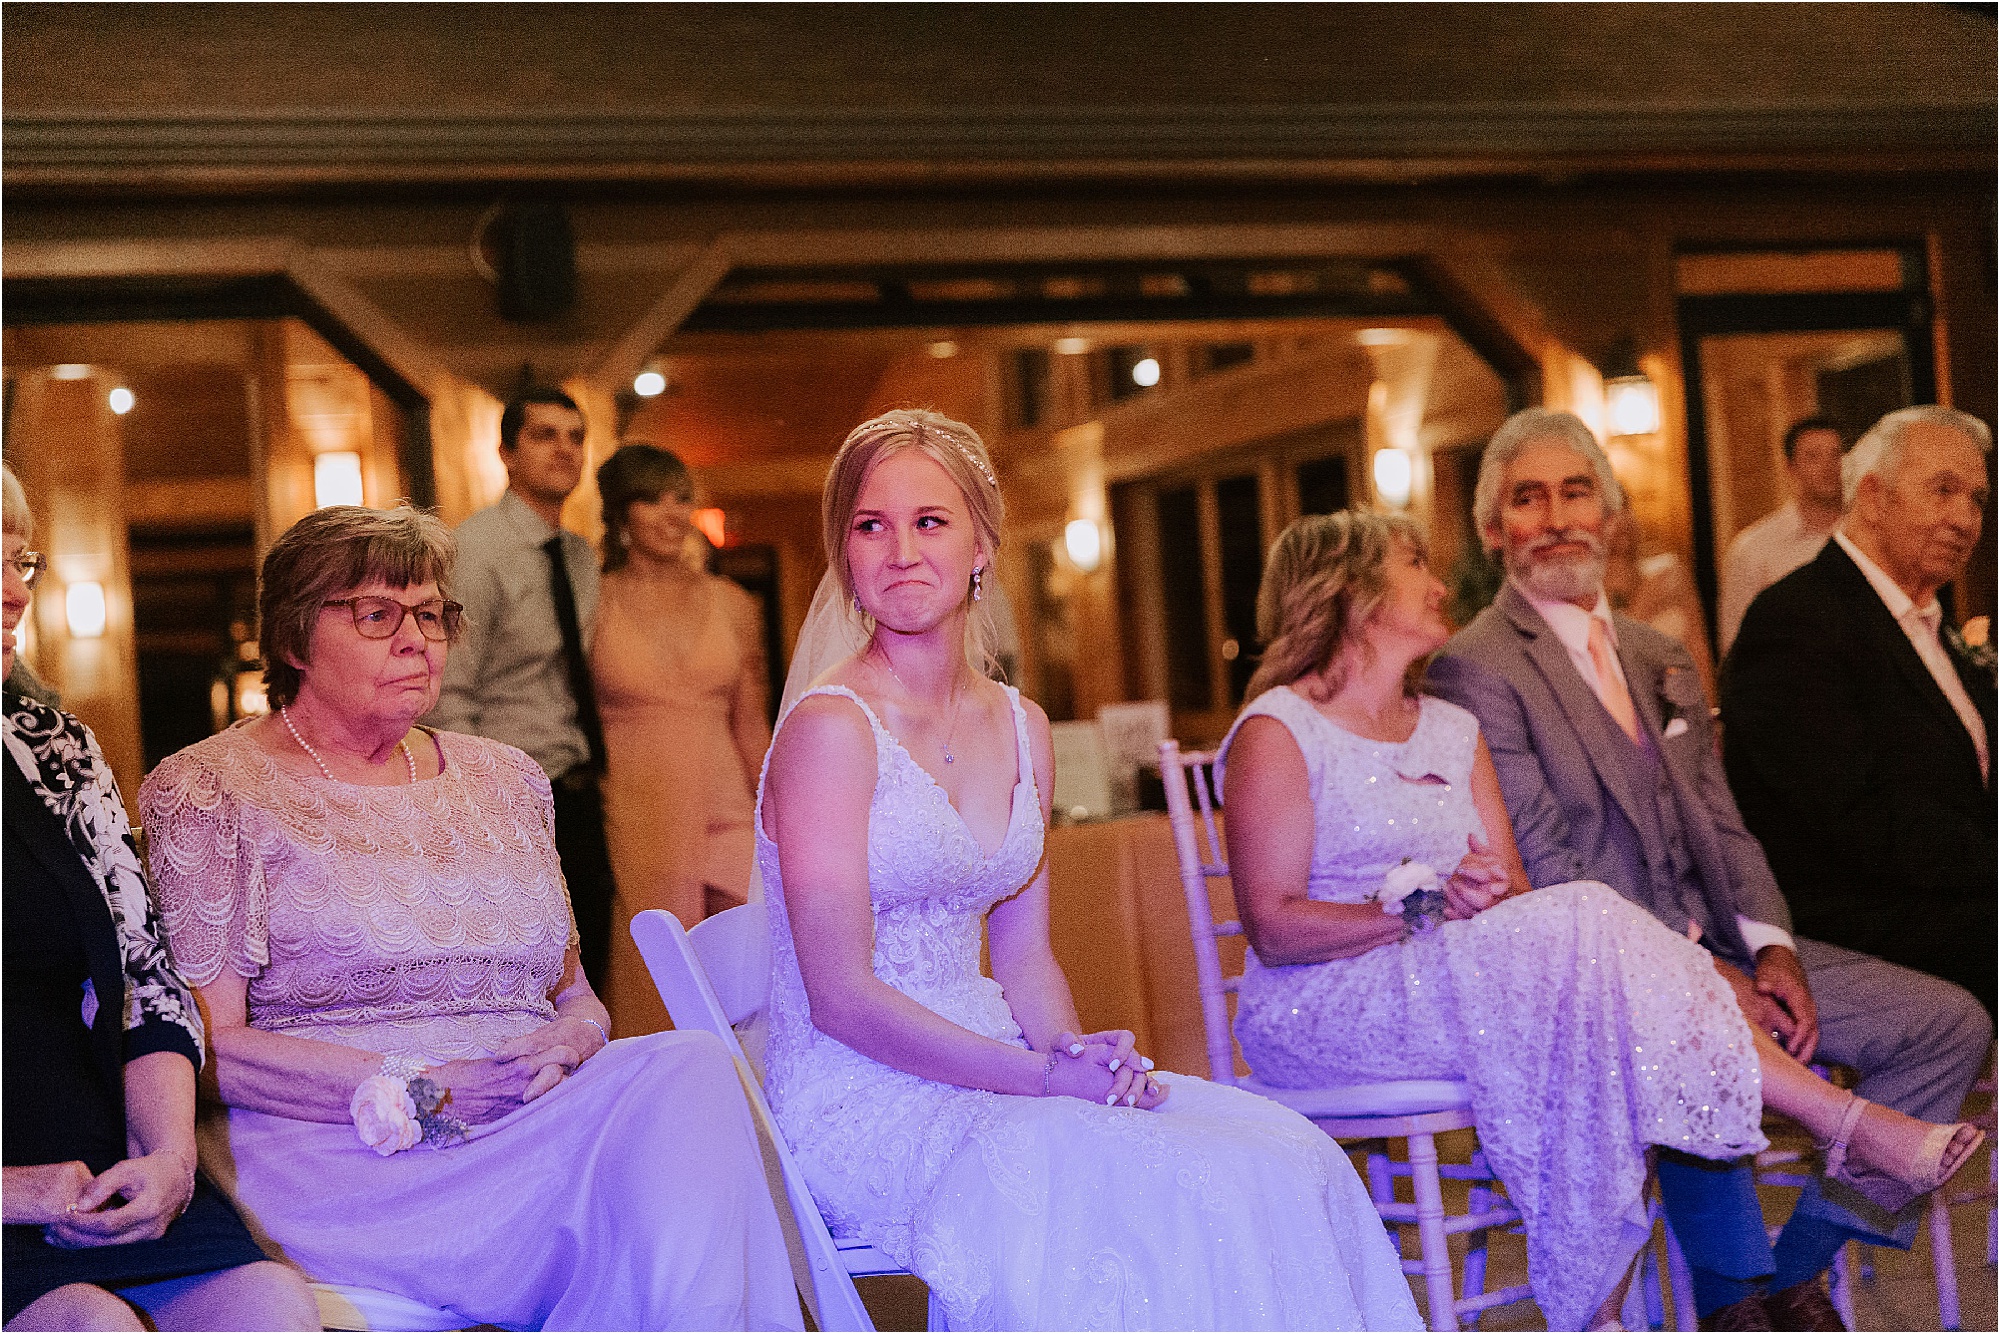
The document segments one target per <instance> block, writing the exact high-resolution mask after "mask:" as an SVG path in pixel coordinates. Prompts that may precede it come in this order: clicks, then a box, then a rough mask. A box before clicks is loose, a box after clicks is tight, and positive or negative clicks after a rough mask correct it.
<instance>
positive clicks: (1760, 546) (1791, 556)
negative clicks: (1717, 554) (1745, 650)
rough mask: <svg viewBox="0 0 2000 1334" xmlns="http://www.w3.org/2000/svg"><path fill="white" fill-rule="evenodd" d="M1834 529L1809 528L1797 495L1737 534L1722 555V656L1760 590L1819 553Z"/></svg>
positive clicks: (1718, 647)
mask: <svg viewBox="0 0 2000 1334" xmlns="http://www.w3.org/2000/svg"><path fill="white" fill-rule="evenodd" d="M1832 531H1833V530H1832V529H1830V528H1808V527H1806V523H1805V519H1804V517H1803V516H1801V515H1800V513H1799V504H1798V502H1797V501H1796V500H1794V501H1789V502H1787V503H1786V504H1785V505H1784V506H1783V507H1782V508H1780V509H1777V510H1774V511H1773V512H1771V513H1769V514H1766V515H1765V516H1764V517H1763V518H1761V519H1759V520H1757V522H1755V523H1753V524H1751V525H1750V526H1749V527H1748V528H1745V529H1744V530H1743V531H1742V532H1740V533H1738V534H1737V535H1736V539H1735V540H1734V541H1732V542H1731V543H1730V544H1729V551H1728V553H1727V554H1725V555H1724V556H1723V558H1722V596H1721V597H1720V598H1719V599H1718V600H1717V606H1716V613H1715V628H1716V656H1717V657H1718V658H1722V657H1727V656H1728V654H1729V646H1730V645H1731V644H1733V643H1735V642H1736V632H1737V631H1738V630H1740V629H1742V628H1743V613H1744V612H1746V611H1748V610H1750V604H1751V603H1752V602H1754V601H1756V599H1757V595H1758V594H1759V593H1761V592H1763V591H1764V590H1765V589H1767V588H1769V587H1770V586H1771V585H1772V584H1775V583H1777V582H1778V581H1779V580H1780V579H1782V578H1784V577H1785V576H1786V575H1788V574H1790V573H1791V572H1792V571H1793V570H1796V569H1798V568H1799V566H1801V565H1804V564H1805V563H1806V562H1807V561H1809V560H1811V559H1812V558H1813V557H1815V556H1817V555H1819V553H1820V548H1822V547H1824V546H1825V545H1826V539H1827V537H1828V535H1829V534H1830V533H1831V532H1832Z"/></svg>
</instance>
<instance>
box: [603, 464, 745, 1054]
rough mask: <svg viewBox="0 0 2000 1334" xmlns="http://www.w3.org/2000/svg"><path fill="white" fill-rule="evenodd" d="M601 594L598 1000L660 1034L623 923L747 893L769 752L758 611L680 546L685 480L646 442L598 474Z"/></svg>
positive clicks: (690, 920)
mask: <svg viewBox="0 0 2000 1334" xmlns="http://www.w3.org/2000/svg"><path fill="white" fill-rule="evenodd" d="M597 487H598V491H599V493H600V494H601V495H602V496H603V499H604V584H603V589H602V591H601V592H600V594H599V596H598V602H597V624H596V629H595V632H594V635H593V638H592V642H591V674H592V677H593V679H594V681H595V683H596V687H597V706H598V712H599V713H600V715H601V716H602V717H603V720H604V749H605V761H606V763H605V777H604V827H605V830H604V831H605V835H606V838H607V841H608V842H609V843H610V847H611V864H612V868H613V870H614V873H615V875H616V879H617V886H618V887H617V894H616V897H615V899H614V901H613V921H614V922H615V923H616V924H617V927H616V929H615V930H614V931H613V932H612V945H611V977H610V985H609V987H608V988H607V990H608V993H609V994H608V999H609V1001H610V1009H611V1023H612V1029H613V1031H614V1032H615V1033H616V1034H617V1035H618V1036H620V1037H625V1036H630V1035H633V1034H638V1033H652V1032H657V1031H659V1030H660V1029H663V1028H665V1027H667V1013H666V1009H665V1007H664V1006H663V1005H661V1003H660V999H659V996H658V994H657V993H656V992H655V991H654V989H653V983H652V979H651V978H650V977H649V976H648V974H647V972H646V966H645V963H644V961H643V960H641V959H640V957H639V952H638V950H637V949H636V948H635V947H634V946H633V944H632V938H631V934H630V932H629V931H627V930H626V924H627V923H629V922H630V921H631V920H632V915H633V914H634V913H637V912H639V911H641V910H643V909H646V908H665V909H667V910H668V911H670V912H672V913H673V914H674V916H676V917H678V918H680V920H681V922H682V924H683V925H686V926H693V925H694V924H695V923H696V922H699V921H700V920H701V919H702V918H704V917H706V916H708V915H709V914H710V913H714V912H720V911H721V910H722V909H724V908H727V907H730V906H732V905H734V904H738V903H742V902H743V901H744V900H745V898H746V896H747V895H748V892H749V883H750V862H751V856H752V840H751V833H750V821H751V808H752V803H753V797H754V791H755V783H756V781H757V774H758V771H759V770H760V769H761V768H762V767H763V763H764V752H765V750H766V749H768V748H769V747H770V744H771V726H770V722H769V720H768V718H767V716H766V703H767V698H768V695H767V691H768V686H767V684H766V680H765V661H764V650H763V637H762V614H761V611H760V609H759V608H758V605H757V602H756V600H755V599H754V598H752V597H751V596H750V595H749V594H748V593H746V592H744V591H743V590H742V589H741V588H738V587H737V586H736V585H735V584H733V583H731V582H730V581H729V580H727V579H723V578H720V577H718V576H716V575H712V574H709V573H707V572H706V571H705V570H703V569H702V568H701V565H700V563H699V561H698V560H695V559H691V558H690V556H689V549H690V547H692V546H695V544H697V543H699V542H700V541H701V540H702V539H701V538H700V537H699V535H698V534H697V533H696V532H695V528H694V522H693V520H694V483H693V479H692V478H691V477H690V476H689V474H688V470H687V466H686V465H685V464H683V463H682V462H681V461H680V459H678V458H676V457H675V456H674V455H673V454H671V453H669V452H668V451H666V450H664V449H660V448H657V447H655V446H653V445H637V444H635V445H623V446H621V447H620V448H619V449H618V451H617V452H616V453H614V454H613V455H612V456H611V457H610V458H609V459H607V460H605V462H604V464H603V466H602V467H600V468H599V469H598V470H597Z"/></svg>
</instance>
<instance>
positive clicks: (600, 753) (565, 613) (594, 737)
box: [542, 533, 604, 777]
mask: <svg viewBox="0 0 2000 1334" xmlns="http://www.w3.org/2000/svg"><path fill="white" fill-rule="evenodd" d="M542 550H543V551H544V552H546V553H547V554H548V558H549V596H550V598H551V599H552V600H553V601H554V602H555V604H556V625H557V626H559V627H560V628H561V629H562V641H563V666H564V667H566V668H568V670H569V693H570V694H572V695H574V696H575V697H576V725H577V726H578V727H579V728H581V729H583V739H584V741H585V742H586V743H587V744H588V745H589V746H590V755H589V757H588V759H587V760H586V761H585V763H591V762H595V763H596V764H598V765H600V766H601V765H602V764H603V763H604V724H603V723H601V722H599V721H598V717H597V691H596V690H595V689H593V688H592V686H591V684H590V664H588V663H587V662H585V661H584V660H583V627H582V625H581V624H580V623H579V622H578V621H577V618H576V590H575V589H574V588H572V587H570V582H569V565H568V564H567V563H566V562H565V561H564V560H563V539H562V534H561V533H557V534H556V535H555V536H554V537H552V538H550V539H549V540H548V541H546V542H544V543H542ZM558 777H560V775H558Z"/></svg>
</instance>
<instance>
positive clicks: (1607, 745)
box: [1497, 583, 1658, 829]
mask: <svg viewBox="0 0 2000 1334" xmlns="http://www.w3.org/2000/svg"><path fill="white" fill-rule="evenodd" d="M1497 605H1498V606H1499V607H1500V609H1501V611H1502V613H1503V614H1504V615H1505V616H1506V617H1507V619H1508V621H1509V622H1510V623H1512V625H1513V626H1514V629H1515V630H1516V632H1518V633H1519V634H1520V636H1521V640H1522V647H1523V648H1524V649H1525V651H1526V652H1527V655H1528V661H1529V662H1531V663H1533V664H1534V666H1535V670H1536V671H1538V672H1540V673H1541V674H1542V679H1543V680H1545V681H1546V682H1548V685H1549V690H1550V691H1551V693H1553V694H1554V695H1555V697H1556V703H1557V704H1558V705H1559V706H1561V708H1562V711H1563V714H1564V715H1565V716H1566V717H1567V718H1568V719H1569V722H1570V726H1571V727H1572V728H1574V729H1575V730H1576V734H1577V739H1578V740H1579V741H1580V742H1581V743H1582V745H1583V751H1584V754H1585V755H1586V756H1588V757H1589V760H1590V767H1591V768H1592V769H1593V770H1595V771H1596V773H1597V780H1598V782H1599V783H1600V784H1601V785H1602V786H1603V787H1604V790H1605V791H1607V792H1609V793H1610V794H1611V797H1612V800H1614V801H1616V802H1617V803H1618V805H1619V807H1620V808H1621V809H1622V810H1623V811H1624V812H1625V818H1626V819H1627V820H1628V821H1630V822H1631V824H1632V827H1633V828H1634V829H1644V828H1646V827H1647V826H1646V824H1645V822H1644V821H1642V820H1641V819H1640V818H1639V816H1640V810H1641V807H1640V804H1639V801H1640V794H1639V792H1638V789H1637V788H1636V787H1635V786H1634V785H1633V778H1634V775H1633V773H1632V770H1631V766H1629V765H1622V764H1618V763H1616V762H1615V761H1614V760H1613V759H1612V757H1613V756H1616V755H1618V754H1619V753H1620V752H1619V750H1618V747H1619V746H1621V745H1623V746H1630V745H1631V744H1632V742H1631V740H1630V739H1629V738H1627V737H1626V735H1625V733H1624V732H1623V730H1621V729H1620V728H1619V726H1618V724H1617V722H1616V721H1615V720H1614V719H1613V718H1612V717H1611V714H1610V713H1609V712H1607V711H1606V710H1605V707H1604V704H1603V702H1602V701H1601V700H1599V699H1598V698H1597V692H1596V691H1595V690H1593V689H1591V687H1590V683H1589V682H1587V681H1585V680H1584V679H1583V678H1582V677H1581V676H1579V675H1578V674H1577V670H1576V664H1575V663H1574V662H1571V661H1570V656H1569V650H1568V649H1566V648H1564V647H1563V642H1562V640H1561V639H1559V638H1557V637H1556V632H1555V631H1554V630H1552V629H1550V628H1549V623H1548V622H1547V621H1545V620H1543V619H1542V614H1541V613H1540V612H1538V611H1536V610H1535V608H1534V606H1533V605H1532V604H1530V603H1529V601H1528V599H1527V598H1525V597H1523V596H1522V595H1521V593H1520V591H1519V590H1518V589H1516V588H1515V587H1514V585H1513V584H1512V583H1508V584H1504V585H1502V586H1501V590H1500V597H1499V599H1498V604H1497ZM1621 661H1622V659H1621ZM1627 684H1628V685H1630V684H1631V682H1630V681H1629V680H1628V682H1627ZM1653 727H1654V729H1655V731H1656V732H1657V730H1658V722H1657V720H1654V722H1653Z"/></svg>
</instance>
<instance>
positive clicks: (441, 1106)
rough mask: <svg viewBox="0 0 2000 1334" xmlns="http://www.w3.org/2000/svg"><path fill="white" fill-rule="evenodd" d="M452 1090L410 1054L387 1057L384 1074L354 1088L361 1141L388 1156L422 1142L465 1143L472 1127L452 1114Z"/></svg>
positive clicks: (352, 1113) (350, 1106)
mask: <svg viewBox="0 0 2000 1334" xmlns="http://www.w3.org/2000/svg"><path fill="white" fill-rule="evenodd" d="M450 1106H451V1090H450V1089H448V1088H445V1087H443V1086H442V1085H440V1084H439V1083H438V1082H437V1081H436V1080H434V1079H432V1078H431V1077H430V1067H429V1066H426V1065H423V1064H422V1063H420V1062H417V1061H413V1060H411V1059H410V1058H408V1057H406V1056H395V1055H391V1056H385V1057H384V1058H383V1059H382V1073H381V1074H377V1075H370V1076H368V1078H366V1079H364V1080H362V1081H361V1082H360V1083H359V1084H357V1085H355V1087H354V1096H353V1097H352V1098H350V1099H349V1100H348V1103H347V1114H348V1116H349V1117H351V1118H352V1119H353V1121H354V1133H355V1134H357V1135H359V1136H360V1137H361V1142H362V1143H363V1144H366V1145H367V1146H368V1147H369V1148H371V1149H373V1150H375V1152H377V1153H379V1154H381V1155H382V1156H383V1157H384V1158H387V1157H388V1156H389V1155H390V1154H392V1153H401V1152H402V1151H403V1150H404V1149H409V1148H414V1147H416V1145H417V1144H418V1142H419V1141H421V1142H423V1143H426V1144H430V1145H432V1146H433V1147H440V1146H442V1145H445V1144H450V1143H453V1142H455V1141H457V1140H462V1139H464V1138H465V1137H466V1135H467V1134H469V1133H470V1131H471V1127H469V1126H467V1125H466V1124H465V1122H463V1121H461V1120H459V1119H458V1118H457V1117H454V1116H448V1115H446V1110H445V1109H446V1108H448V1107H450Z"/></svg>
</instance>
